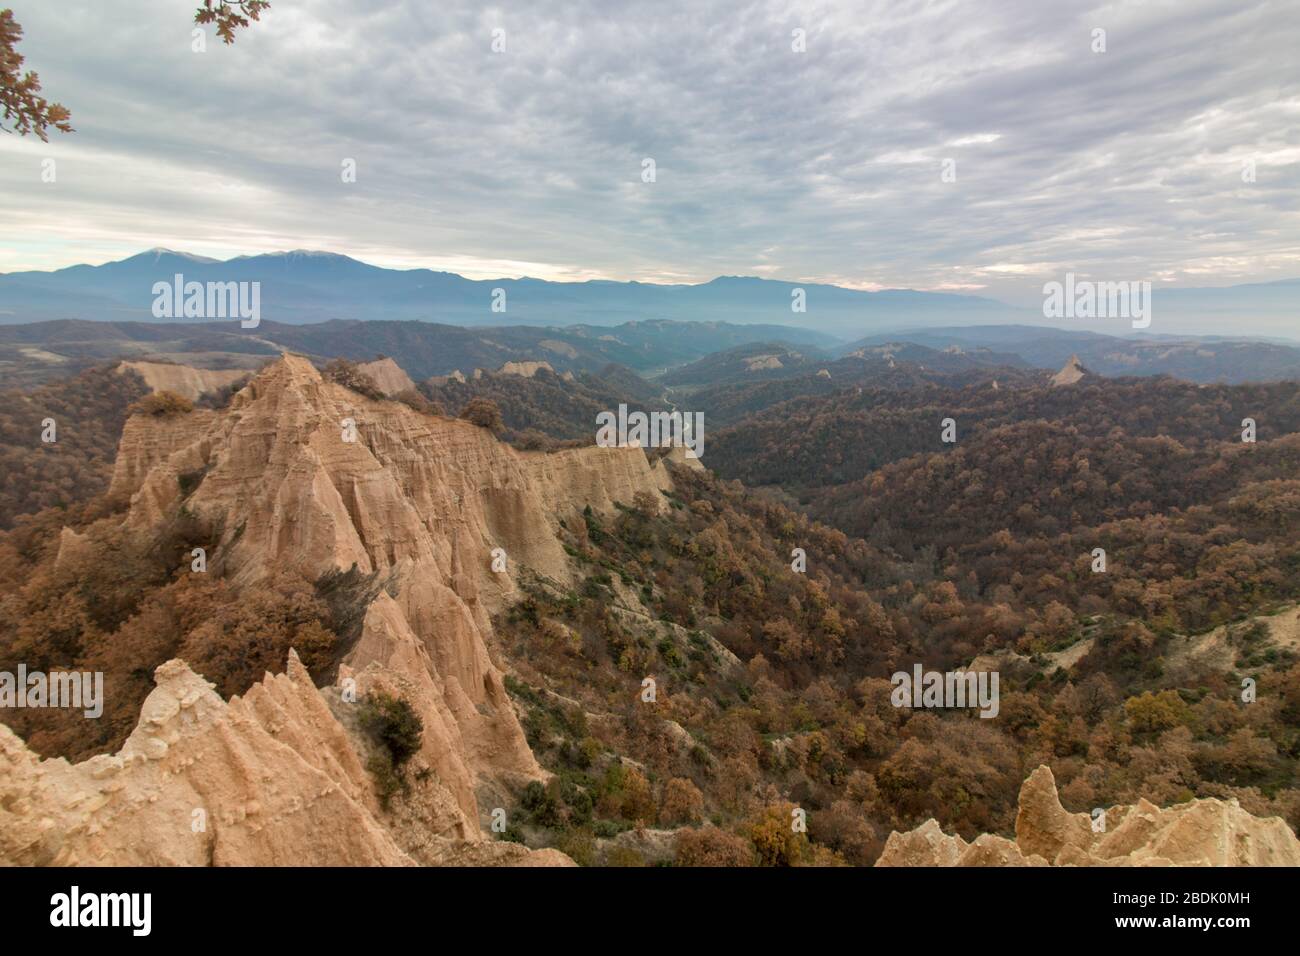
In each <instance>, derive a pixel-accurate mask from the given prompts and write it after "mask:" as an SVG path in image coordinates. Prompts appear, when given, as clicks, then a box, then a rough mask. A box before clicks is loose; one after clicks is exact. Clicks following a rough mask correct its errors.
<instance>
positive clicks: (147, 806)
mask: <svg viewBox="0 0 1300 956" xmlns="http://www.w3.org/2000/svg"><path fill="white" fill-rule="evenodd" d="M155 676H156V679H157V682H158V685H157V687H156V688H155V689H154V691H153V692H152V693H151V694H150V695H149V697H148V698H147V699H146V700H145V704H144V706H143V708H142V709H141V713H140V721H139V723H138V724H137V726H136V729H135V730H134V731H133V732H132V734H131V736H130V737H129V738H127V741H126V743H125V744H124V745H123V747H122V749H121V750H120V751H119V752H118V753H117V754H115V755H113V756H99V757H92V758H91V759H89V760H86V761H83V762H82V763H79V764H75V765H74V764H69V763H68V762H67V761H66V760H63V759H61V758H56V759H52V760H45V761H42V760H39V759H38V758H37V757H36V756H35V755H33V754H32V753H31V752H30V751H28V750H27V748H26V747H25V746H24V745H23V743H22V742H21V741H20V740H19V739H18V738H17V737H16V736H15V735H14V734H13V733H12V732H11V731H10V730H9V729H8V728H7V727H3V726H0V776H2V777H3V779H4V784H3V787H4V799H3V800H0V808H3V809H0V817H3V820H2V822H3V826H0V861H2V862H5V863H11V864H21V865H44V864H49V865H60V866H62V865H116V866H120V865H142V866H157V865H191V866H193V865H206V864H213V865H224V864H240V865H254V866H256V865H274V864H285V863H292V864H295V865H330V864H345V863H354V864H361V865H378V864H383V865H402V864H407V863H410V862H411V861H410V860H409V858H408V857H407V856H406V854H404V853H402V851H401V850H400V849H399V848H398V846H397V845H396V843H395V842H394V841H393V839H392V837H391V836H390V835H389V834H388V832H387V830H386V829H385V828H384V827H383V826H382V825H381V824H380V823H379V822H378V821H377V820H376V819H375V816H374V810H375V808H374V806H373V804H374V797H373V796H372V795H371V788H370V786H369V782H368V780H367V779H366V775H365V773H364V771H363V770H362V767H361V764H360V762H359V760H358V758H357V756H356V754H355V752H354V751H353V749H352V747H351V746H350V745H349V743H348V741H347V738H346V736H345V734H344V732H343V728H342V727H341V726H340V725H339V724H338V722H337V721H335V720H334V719H333V718H332V717H331V716H330V713H329V709H328V708H327V707H326V706H325V704H324V702H323V701H322V699H321V697H320V695H319V694H318V693H317V691H316V688H315V687H314V686H313V685H312V682H311V678H310V677H309V676H308V674H307V672H306V669H305V668H303V667H302V665H301V664H300V663H299V662H298V659H297V657H296V656H293V657H291V658H290V661H289V668H288V671H287V672H286V673H285V674H282V675H280V676H278V677H269V676H268V678H267V679H266V680H265V681H263V682H262V683H261V684H257V685H255V686H254V687H252V688H250V690H249V692H248V694H247V695H245V696H244V697H243V698H238V697H236V698H234V699H232V700H231V701H230V703H229V704H227V703H225V702H224V701H222V700H221V698H220V697H218V696H217V694H216V692H215V691H214V690H213V689H212V686H211V685H210V684H208V683H207V682H206V681H204V680H203V679H202V678H201V677H199V676H198V675H196V674H195V673H194V672H193V671H191V670H190V669H189V668H188V667H187V666H186V665H185V664H184V663H183V662H181V661H175V660H174V661H169V662H168V663H166V664H163V665H162V666H161V667H159V668H158V670H157V673H156V675H155ZM196 811H198V812H199V813H198V814H196ZM200 814H201V816H200Z"/></svg>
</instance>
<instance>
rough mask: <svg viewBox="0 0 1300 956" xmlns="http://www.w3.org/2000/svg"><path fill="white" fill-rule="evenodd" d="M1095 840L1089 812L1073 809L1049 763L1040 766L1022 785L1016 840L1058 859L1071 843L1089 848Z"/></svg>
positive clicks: (1039, 852)
mask: <svg viewBox="0 0 1300 956" xmlns="http://www.w3.org/2000/svg"><path fill="white" fill-rule="evenodd" d="M1092 841H1093V832H1092V823H1091V820H1090V818H1089V817H1088V815H1087V814H1086V813H1069V812H1068V811H1066V809H1065V807H1063V806H1061V800H1060V798H1059V797H1058V796H1057V793H1056V778H1055V777H1054V776H1053V775H1052V771H1051V769H1050V768H1049V767H1039V768H1038V769H1037V770H1035V771H1034V772H1033V773H1031V774H1030V775H1029V778H1028V779H1027V780H1026V781H1025V782H1024V783H1023V784H1021V787H1020V811H1019V812H1018V813H1017V814H1016V843H1018V844H1019V845H1020V848H1021V849H1022V850H1024V851H1025V852H1026V853H1032V854H1037V855H1038V856H1041V857H1045V858H1046V859H1048V860H1055V859H1056V857H1057V854H1059V853H1060V852H1061V851H1062V850H1063V849H1065V848H1066V847H1067V846H1073V847H1079V848H1081V849H1087V848H1088V847H1089V846H1091V844H1092Z"/></svg>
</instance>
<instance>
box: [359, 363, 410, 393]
mask: <svg viewBox="0 0 1300 956" xmlns="http://www.w3.org/2000/svg"><path fill="white" fill-rule="evenodd" d="M357 370H358V371H359V372H361V373H362V374H363V375H365V376H366V377H367V378H369V379H370V381H372V382H374V383H375V387H376V388H377V389H379V390H380V391H381V392H383V393H384V394H385V395H398V394H400V393H402V392H406V391H411V390H413V389H414V388H415V383H414V382H413V381H411V377H410V376H409V375H407V374H406V373H405V372H404V371H402V367H401V366H400V365H398V364H397V363H396V362H394V361H393V360H392V359H390V358H382V359H375V360H374V361H373V362H362V363H361V364H360V365H358V366H357Z"/></svg>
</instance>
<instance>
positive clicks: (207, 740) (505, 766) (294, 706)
mask: <svg viewBox="0 0 1300 956" xmlns="http://www.w3.org/2000/svg"><path fill="white" fill-rule="evenodd" d="M181 476H186V485H187V487H188V488H190V489H192V490H191V493H190V494H189V496H188V497H187V498H185V499H184V505H185V507H186V508H187V509H188V510H190V511H191V512H193V513H195V514H196V515H198V516H200V517H201V518H202V519H205V521H206V523H207V524H208V525H209V526H210V527H212V528H213V529H215V530H214V532H213V541H212V544H211V546H210V548H209V549H208V553H209V568H210V569H211V571H213V572H217V573H224V574H225V575H227V576H228V577H229V578H231V579H232V580H233V581H234V582H235V583H236V584H238V585H244V586H251V585H255V584H256V582H257V581H258V580H259V579H261V578H262V577H264V576H265V575H267V574H268V573H271V572H273V571H274V570H276V569H279V568H284V567H293V568H296V569H298V570H300V571H302V572H303V573H304V574H305V575H306V576H307V577H309V578H312V579H315V578H317V577H319V576H320V575H322V574H325V573H326V572H329V571H331V570H336V569H337V570H347V569H350V568H353V567H355V568H356V569H357V570H358V571H359V572H360V573H362V574H365V575H373V576H374V582H375V585H376V586H375V588H374V593H375V594H376V595H377V596H376V597H375V598H374V599H373V600H372V602H371V603H370V605H369V607H368V608H367V609H366V611H365V616H364V623H363V625H362V627H361V633H360V637H359V639H358V640H357V642H356V643H355V645H354V646H353V647H352V648H351V649H350V651H349V652H348V654H347V656H346V657H345V659H344V661H343V664H342V666H341V667H340V675H339V680H340V684H343V683H344V682H348V681H355V682H356V690H357V692H358V693H359V694H365V693H367V692H368V691H370V690H372V689H382V690H386V691H388V692H390V693H397V694H399V695H400V696H402V697H403V698H405V699H406V700H408V701H409V702H410V703H411V705H412V706H413V707H414V708H415V710H416V711H417V713H418V714H419V716H420V717H421V719H422V721H423V724H424V734H423V741H422V747H421V750H420V752H419V754H417V755H416V757H415V758H413V763H412V768H413V769H414V770H417V771H418V770H419V769H420V768H427V769H428V770H429V771H431V772H430V773H428V774H424V775H423V782H422V783H420V784H418V785H414V786H413V788H412V789H413V790H414V791H415V792H414V793H413V794H412V795H411V796H410V798H409V799H404V800H403V801H401V808H400V809H399V810H398V811H397V812H396V813H395V814H383V813H381V812H380V811H379V810H378V808H377V806H376V805H375V800H374V797H373V795H372V793H371V789H370V785H369V782H368V779H367V776H366V774H365V773H364V772H363V771H362V767H363V766H364V762H365V755H364V753H363V751H364V748H365V746H366V745H365V744H364V742H363V741H362V739H361V738H360V736H359V735H358V734H357V733H356V732H355V730H354V729H353V727H352V722H353V721H354V716H353V713H352V711H353V709H354V705H353V704H351V703H348V702H347V701H346V700H344V695H343V694H341V692H340V688H338V687H335V688H323V689H321V690H320V691H317V690H316V689H315V688H314V687H313V686H312V683H311V680H310V678H309V676H308V675H307V674H306V671H305V670H304V669H303V668H302V666H301V664H299V663H298V662H297V660H296V658H294V659H292V660H291V661H290V662H289V669H288V672H287V673H286V674H285V675H281V676H278V677H270V676H269V675H268V677H267V678H266V680H264V681H263V682H262V683H261V684H258V685H256V686H255V687H253V688H252V689H251V690H250V691H249V692H248V693H247V694H246V695H244V697H243V698H242V699H241V698H235V699H232V700H231V701H230V702H229V703H224V702H223V701H221V699H220V698H219V697H218V696H217V695H216V694H215V693H214V692H213V691H212V690H211V688H210V687H209V686H208V685H207V684H206V682H205V681H203V680H202V679H201V678H199V677H198V676H196V675H195V674H193V673H192V672H191V671H190V670H189V668H188V667H187V666H186V665H185V664H184V663H183V662H181V661H171V662H169V663H168V664H166V665H164V666H163V667H161V668H159V669H158V671H157V674H156V679H157V681H158V687H157V689H156V690H155V691H154V692H153V694H152V695H151V696H150V697H149V698H148V701H147V703H146V706H145V708H144V712H143V713H142V715H141V719H140V724H139V726H138V727H137V729H136V731H135V732H134V733H133V734H132V736H131V737H130V739H129V740H128V742H127V744H126V745H125V746H124V747H123V749H122V751H121V752H120V753H119V754H117V755H115V756H112V757H107V756H105V757H96V758H93V759H91V760H88V761H85V762H83V763H81V764H77V765H75V766H74V765H68V764H67V763H66V762H65V761H61V760H49V761H44V762H41V761H39V760H38V759H37V758H36V757H35V756H34V755H32V754H31V753H30V752H29V751H27V749H26V747H25V746H24V745H23V744H22V742H21V741H20V740H18V739H17V738H16V737H15V736H14V735H13V734H12V733H10V732H9V731H8V729H7V728H0V808H3V809H0V817H3V818H4V819H3V822H4V824H5V825H4V826H3V827H2V828H0V829H3V831H4V834H5V835H4V837H3V838H0V859H6V860H13V861H18V862H56V861H57V862H78V863H90V862H101V863H131V862H141V863H154V862H157V863H203V862H214V863H247V864H257V863H291V864H311V865H315V864H323V863H336V864H343V863H376V864H389V863H401V862H420V863H439V862H458V861H459V862H466V861H470V862H483V863H491V862H507V863H509V862H530V863H537V862H540V863H548V862H556V861H557V858H558V859H559V860H562V861H563V860H567V858H563V857H562V856H561V855H559V854H545V853H544V854H542V855H540V856H538V855H537V854H532V855H528V854H527V851H524V850H523V849H522V848H508V847H503V846H502V845H501V844H497V843H491V842H486V841H485V840H484V838H483V836H482V830H481V827H480V820H481V819H484V818H486V817H487V815H488V814H490V812H491V809H492V807H493V806H495V805H504V800H503V801H502V803H501V804H497V803H495V802H494V801H496V800H497V799H498V798H499V797H501V796H502V795H503V794H504V792H505V791H506V790H508V789H513V788H516V787H518V786H520V785H522V784H523V783H525V782H527V781H528V780H533V779H542V778H543V777H544V776H545V774H544V772H543V771H542V770H541V769H540V767H539V766H538V764H537V762H536V761H535V760H534V758H533V755H532V752H531V751H530V749H529V747H528V744H527V742H526V741H525V739H524V735H523V732H522V730H521V728H520V726H519V722H518V720H517V718H516V716H515V713H514V710H513V708H512V705H511V703H510V701H509V699H508V697H507V696H506V692H505V688H504V681H503V677H502V674H501V672H500V670H499V669H498V667H497V665H496V664H495V663H494V662H493V661H492V659H491V658H490V656H489V654H488V651H487V644H486V641H485V638H486V637H487V636H488V634H489V629H490V623H489V617H490V614H491V613H492V612H493V611H494V610H496V609H498V608H499V607H501V606H502V604H503V603H504V602H506V601H509V600H511V599H512V598H514V597H515V596H517V594H518V589H517V587H516V584H515V575H516V574H517V572H518V570H519V569H520V568H521V567H525V566H526V567H528V568H529V569H530V570H531V571H533V572H535V573H539V574H542V575H544V576H546V577H549V578H552V579H554V580H556V581H559V582H567V581H568V580H570V577H571V570H570V567H569V563H568V560H567V557H566V555H565V554H564V551H563V548H562V547H561V545H560V542H559V540H558V538H557V530H558V523H559V522H560V521H561V520H564V519H565V518H570V519H574V518H579V516H580V513H581V511H582V509H583V508H584V507H586V506H588V505H590V506H591V507H592V508H593V509H594V510H596V511H599V512H608V511H610V510H612V509H613V505H614V502H615V501H624V502H630V501H631V500H632V497H633V496H634V495H635V494H636V493H637V492H639V491H649V492H655V491H657V490H659V489H667V488H669V487H671V479H670V477H669V475H668V473H667V469H666V468H665V467H664V466H663V465H662V464H659V465H654V466H652V465H651V464H650V463H649V461H648V460H647V458H646V456H645V454H644V452H642V451H641V450H640V449H638V448H598V447H594V446H593V447H591V448H582V449H572V450H567V451H563V452H559V453H556V454H546V453H541V452H536V453H532V452H518V451H515V450H514V449H512V448H510V447H509V446H507V445H505V444H503V443H501V442H498V441H497V440H496V439H495V438H494V437H493V436H492V435H491V434H490V433H489V432H487V431H486V430H484V429H481V428H478V427H476V426H474V425H472V424H470V423H468V422H463V421H459V420H452V419H444V418H436V417H431V416H426V415H421V414H419V413H417V412H414V411H412V410H411V409H409V408H407V407H406V406H404V405H401V404H399V403H393V402H374V401H370V400H369V399H366V398H363V397H361V396H359V395H357V394H355V393H353V392H351V391H349V390H347V389H345V388H342V387H341V386H338V385H335V384H333V383H330V382H327V381H324V380H322V378H321V376H320V374H319V373H318V372H317V371H316V369H315V368H314V367H313V366H312V365H311V363H310V362H308V361H307V360H306V359H303V358H300V357H296V356H286V357H284V358H283V359H281V360H280V361H278V362H276V363H274V364H272V365H270V366H268V367H267V368H266V369H264V370H263V371H262V372H260V373H259V374H258V375H257V376H256V378H254V380H253V381H252V382H250V383H249V385H248V386H247V387H246V388H244V389H243V390H242V391H241V392H239V393H238V394H237V395H236V396H235V397H234V399H233V400H232V402H231V404H230V407H229V408H228V409H226V410H223V411H220V412H198V411H196V412H193V413H190V414H185V415H178V416H173V417H169V418H153V417H147V418H146V417H141V416H137V417H136V418H133V419H132V420H131V421H130V422H129V423H128V425H127V428H126V429H125V431H124V433H123V437H122V442H121V447H120V450H119V454H118V457H117V462H116V467H115V472H114V477H113V485H112V490H113V493H114V494H115V495H118V496H121V497H123V498H126V497H128V496H129V499H130V508H129V510H128V512H127V515H126V518H125V519H124V520H125V521H126V522H127V524H128V525H130V526H133V527H138V528H141V529H150V528H152V527H154V526H156V525H157V524H158V523H159V522H161V521H163V520H165V519H166V518H167V517H168V516H169V515H170V514H172V513H173V512H174V511H175V509H176V508H177V507H178V506H179V505H180V504H181V496H182V491H181V482H180V480H179V479H180V477H181ZM196 482H197V487H195V484H196ZM494 552H495V555H494ZM494 556H495V557H496V558H497V566H498V568H500V567H501V564H500V562H501V561H504V570H493V561H494ZM196 809H202V810H203V811H204V813H205V814H206V819H207V830H206V831H204V833H205V834H206V836H205V838H203V839H198V838H196V835H192V834H191V829H190V827H191V823H190V818H191V814H192V812H193V811H194V810H196ZM397 817H400V818H401V819H398V818H397ZM503 854H504V856H503ZM520 854H524V856H523V857H520Z"/></svg>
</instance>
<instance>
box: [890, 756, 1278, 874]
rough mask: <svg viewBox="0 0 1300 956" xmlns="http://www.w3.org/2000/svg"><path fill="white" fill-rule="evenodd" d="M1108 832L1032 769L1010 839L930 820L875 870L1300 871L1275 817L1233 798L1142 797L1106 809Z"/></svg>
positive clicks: (1043, 772)
mask: <svg viewBox="0 0 1300 956" xmlns="http://www.w3.org/2000/svg"><path fill="white" fill-rule="evenodd" d="M1106 824H1107V827H1108V830H1107V832H1104V833H1103V832H1094V831H1093V830H1092V826H1091V820H1090V818H1089V816H1088V815H1087V814H1085V813H1070V812H1068V811H1067V810H1065V808H1064V807H1062V806H1061V801H1060V799H1059V798H1058V796H1057V792H1056V780H1055V778H1054V777H1053V776H1052V772H1051V770H1050V769H1049V768H1047V767H1039V768H1038V769H1037V770H1035V771H1034V772H1033V773H1032V774H1030V776H1029V778H1028V779H1027V780H1026V781H1025V782H1024V784H1023V785H1022V786H1021V788H1020V812H1019V813H1018V814H1017V816H1016V839H1015V842H1012V841H1011V840H1007V839H1005V838H1004V837H999V836H994V835H990V834H983V835H981V836H979V837H977V838H976V839H975V841H974V842H973V843H970V844H967V843H966V842H965V841H963V840H962V839H961V837H959V836H949V835H947V834H945V833H944V832H943V831H942V830H941V829H940V828H939V824H938V823H936V822H935V821H934V820H927V821H926V822H925V823H923V824H921V826H919V827H917V828H916V829H915V830H912V831H911V832H909V833H898V832H894V833H891V834H890V836H889V840H888V842H887V843H886V844H885V849H884V852H883V853H882V854H881V856H880V859H879V860H877V861H876V866H1044V865H1048V864H1049V863H1050V864H1051V865H1053V866H1300V840H1297V839H1296V835H1295V834H1294V833H1293V832H1292V831H1291V828H1290V827H1288V826H1287V824H1286V821H1284V820H1283V819H1282V818H1281V817H1256V816H1253V815H1252V814H1250V813H1247V812H1246V811H1245V810H1243V809H1242V808H1241V807H1240V806H1239V805H1238V803H1237V801H1236V800H1226V801H1225V800H1217V799H1202V800H1190V801H1188V802H1187V803H1181V804H1178V805H1176V806H1173V807H1167V808H1165V809H1161V808H1160V807H1157V806H1156V805H1155V804H1153V803H1151V802H1149V801H1147V800H1139V801H1138V802H1137V803H1136V804H1134V805H1132V806H1116V807H1110V808H1108V809H1107V811H1106Z"/></svg>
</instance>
